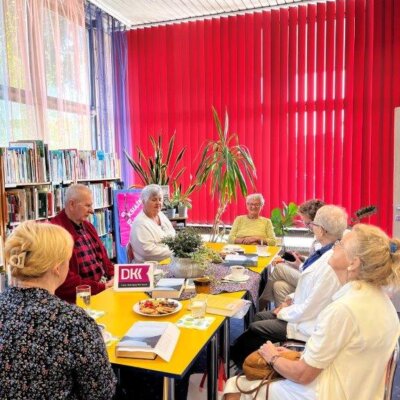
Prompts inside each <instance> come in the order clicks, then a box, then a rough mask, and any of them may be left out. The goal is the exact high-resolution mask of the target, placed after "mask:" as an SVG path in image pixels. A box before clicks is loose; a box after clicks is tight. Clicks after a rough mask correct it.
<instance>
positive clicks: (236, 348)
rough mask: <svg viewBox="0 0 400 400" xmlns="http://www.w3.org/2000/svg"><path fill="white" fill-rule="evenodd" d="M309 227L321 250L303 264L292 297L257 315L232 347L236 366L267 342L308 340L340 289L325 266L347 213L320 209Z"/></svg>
mask: <svg viewBox="0 0 400 400" xmlns="http://www.w3.org/2000/svg"><path fill="white" fill-rule="evenodd" d="M310 227H311V229H312V230H313V233H314V236H315V239H316V240H318V241H319V242H320V243H321V245H322V247H321V248H320V249H319V250H317V251H315V252H314V253H313V254H312V255H311V256H310V257H309V258H308V259H307V260H306V261H305V262H304V264H303V265H302V268H301V275H300V279H299V283H298V285H297V287H296V291H295V292H294V294H291V295H289V296H288V297H287V298H286V300H285V301H284V302H283V303H282V304H281V305H280V306H279V307H277V308H275V309H274V310H272V311H267V310H265V311H260V312H258V313H257V314H256V315H255V321H254V322H252V323H251V324H250V326H249V329H248V330H247V331H245V332H244V333H243V334H242V335H241V336H239V338H238V339H237V340H236V342H235V343H234V344H233V345H232V347H231V358H232V359H233V360H234V361H235V363H236V364H237V365H238V366H241V365H242V363H243V361H244V359H245V358H246V357H247V355H249V354H250V353H251V352H252V351H254V350H257V348H258V347H259V346H260V345H261V344H262V343H264V342H265V341H266V340H271V341H272V342H282V341H285V340H286V339H294V340H300V341H304V342H305V341H307V339H308V338H309V337H310V336H311V334H312V332H313V330H314V327H315V322H316V319H317V317H318V314H319V313H320V312H321V311H322V310H323V309H324V308H325V307H326V306H327V305H328V304H330V303H331V302H332V296H333V295H334V294H335V293H336V292H337V291H338V290H339V289H340V287H341V283H340V281H339V280H338V278H337V276H336V274H335V273H334V272H333V270H332V268H330V266H329V265H328V259H329V258H330V256H331V255H332V247H333V245H334V243H335V242H336V241H337V240H339V239H341V238H342V236H343V232H344V231H345V230H346V228H347V213H346V212H345V211H344V210H343V208H341V207H337V206H333V205H326V206H323V207H321V208H320V209H319V210H318V211H317V214H316V216H315V218H314V221H312V222H310Z"/></svg>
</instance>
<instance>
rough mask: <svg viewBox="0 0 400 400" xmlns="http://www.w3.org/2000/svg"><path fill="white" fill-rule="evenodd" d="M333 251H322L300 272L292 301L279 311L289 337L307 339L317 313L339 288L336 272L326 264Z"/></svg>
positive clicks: (329, 301)
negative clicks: (321, 253)
mask: <svg viewBox="0 0 400 400" xmlns="http://www.w3.org/2000/svg"><path fill="white" fill-rule="evenodd" d="M332 252H333V250H328V251H327V252H325V253H324V254H323V255H322V256H321V257H320V258H319V259H318V260H317V261H315V262H314V263H312V264H311V265H310V266H309V267H308V268H306V270H305V271H303V272H302V273H301V275H300V279H299V283H298V284H297V287H296V291H295V293H294V302H293V304H292V305H291V306H289V307H285V308H282V310H281V311H280V312H279V313H278V318H279V319H282V320H284V321H287V322H288V325H287V337H288V338H290V339H296V340H302V341H305V342H306V341H307V340H308V338H309V337H310V336H311V334H312V332H313V330H314V327H315V323H316V320H317V317H318V315H319V314H320V312H321V311H322V310H323V309H324V308H325V307H326V306H327V305H328V304H330V303H331V302H332V296H333V295H334V294H335V293H336V292H337V291H338V290H339V289H340V288H341V285H340V282H339V279H338V277H337V275H336V274H335V272H334V271H333V269H332V268H331V266H330V265H329V264H328V260H329V258H330V257H331V255H332Z"/></svg>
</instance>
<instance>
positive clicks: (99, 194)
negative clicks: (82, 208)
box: [88, 181, 119, 208]
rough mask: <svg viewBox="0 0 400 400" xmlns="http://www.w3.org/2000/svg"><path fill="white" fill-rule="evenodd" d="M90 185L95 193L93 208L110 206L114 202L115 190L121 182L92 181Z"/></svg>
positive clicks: (93, 193)
mask: <svg viewBox="0 0 400 400" xmlns="http://www.w3.org/2000/svg"><path fill="white" fill-rule="evenodd" d="M88 186H89V188H90V190H91V191H92V195H93V208H100V207H110V206H111V205H112V204H113V190H117V189H119V183H118V182H114V181H106V182H100V183H90V184H89V185H88Z"/></svg>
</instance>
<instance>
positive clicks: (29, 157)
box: [0, 140, 120, 185]
mask: <svg viewBox="0 0 400 400" xmlns="http://www.w3.org/2000/svg"><path fill="white" fill-rule="evenodd" d="M0 151H1V152H2V155H3V156H4V157H3V158H4V160H5V168H4V170H5V184H6V185H7V184H8V185H12V184H23V183H35V182H40V183H41V182H56V183H59V182H71V181H74V182H76V181H77V180H90V179H93V180H94V179H107V178H116V177H117V178H118V177H119V176H120V165H119V160H118V158H117V156H116V154H114V153H105V152H104V151H101V150H90V151H83V150H77V149H63V150H49V149H48V146H47V144H45V143H44V142H43V141H42V140H21V141H15V142H9V147H5V148H1V149H0Z"/></svg>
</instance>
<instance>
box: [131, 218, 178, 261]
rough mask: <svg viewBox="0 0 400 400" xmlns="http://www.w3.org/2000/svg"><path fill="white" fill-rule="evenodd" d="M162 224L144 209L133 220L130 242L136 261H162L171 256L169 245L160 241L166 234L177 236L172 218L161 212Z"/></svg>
mask: <svg viewBox="0 0 400 400" xmlns="http://www.w3.org/2000/svg"><path fill="white" fill-rule="evenodd" d="M158 216H159V217H160V221H161V226H160V225H157V224H156V223H155V222H154V221H153V220H152V219H151V218H149V217H147V216H146V214H145V213H144V212H143V211H142V212H141V213H140V214H139V215H138V216H137V217H136V218H135V220H134V221H133V224H132V226H131V233H130V239H129V241H130V243H131V246H132V249H133V254H134V257H135V261H136V262H143V261H150V260H154V261H161V260H164V259H166V258H168V257H170V256H171V254H172V252H171V250H170V249H169V248H168V246H167V245H165V244H162V243H160V242H161V240H162V239H163V238H165V237H166V236H175V229H174V228H173V226H172V224H171V222H170V220H169V219H168V218H167V217H166V216H165V215H164V214H163V213H162V212H159V213H158Z"/></svg>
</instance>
